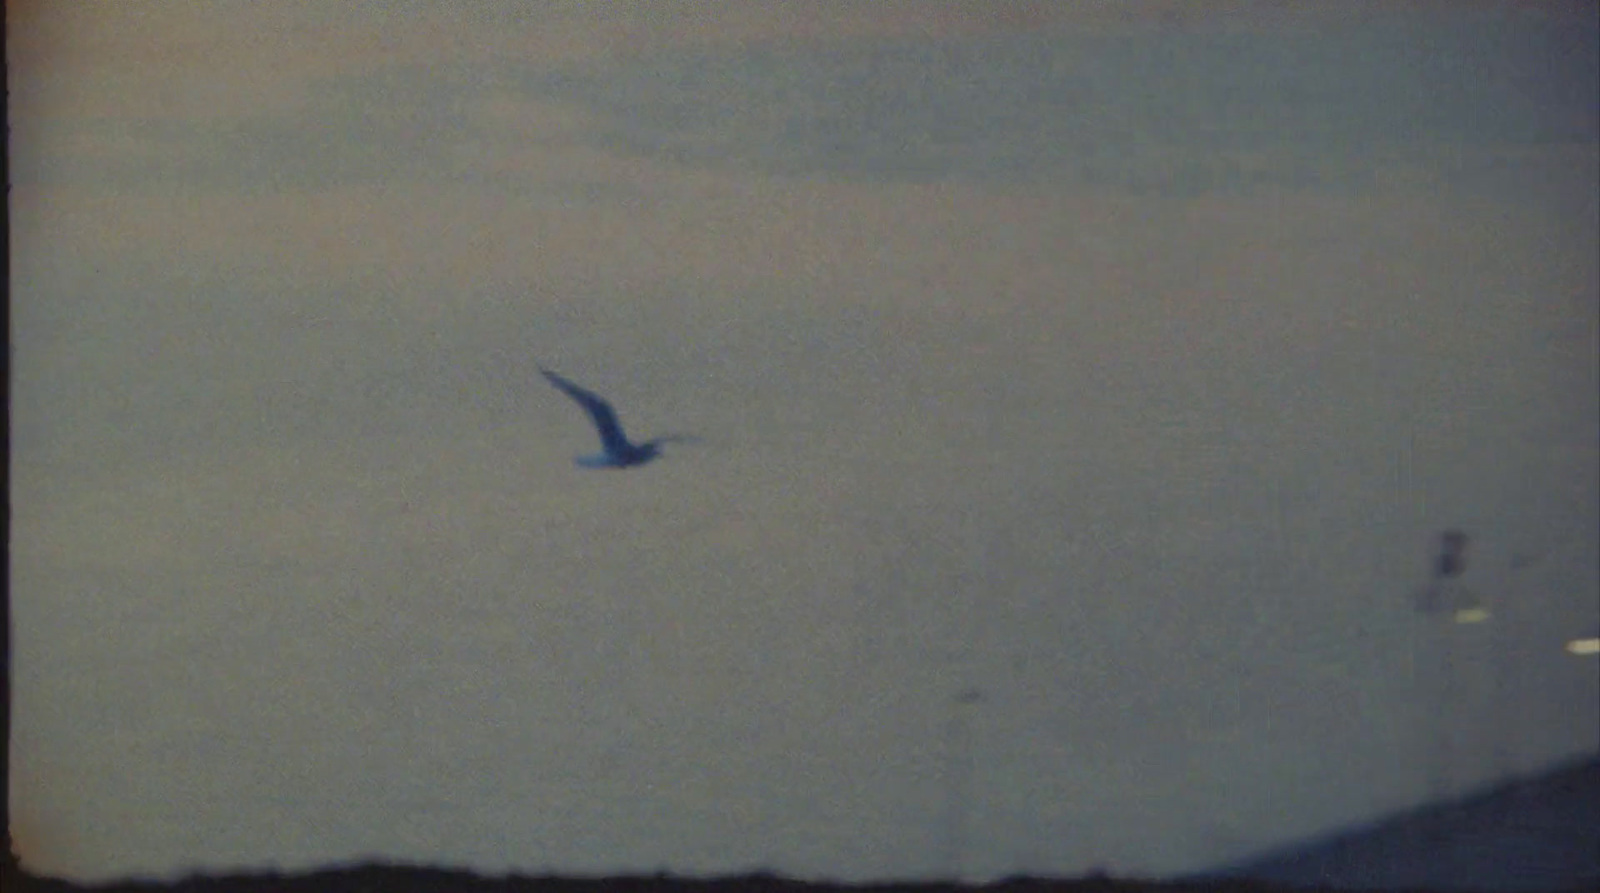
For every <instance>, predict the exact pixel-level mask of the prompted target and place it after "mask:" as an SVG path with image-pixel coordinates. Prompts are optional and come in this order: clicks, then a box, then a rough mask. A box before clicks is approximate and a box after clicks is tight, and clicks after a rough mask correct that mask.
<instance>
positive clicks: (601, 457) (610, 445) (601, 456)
mask: <svg viewBox="0 0 1600 893" xmlns="http://www.w3.org/2000/svg"><path fill="white" fill-rule="evenodd" d="M539 371H540V372H542V373H544V377H545V378H547V379H549V380H550V383H551V384H553V385H555V386H556V387H557V388H559V389H560V390H561V392H562V393H563V394H566V395H567V396H568V397H571V398H572V399H573V400H575V401H577V404H578V405H579V406H582V407H583V409H584V412H587V413H588V414H589V418H591V419H593V420H594V427H595V430H597V431H599V432H600V452H599V453H596V454H595V455H593V456H578V457H577V458H575V459H574V460H573V461H575V462H576V463H577V464H579V465H581V466H583V467H584V468H630V467H632V466H634V465H643V464H644V463H646V462H649V461H650V460H651V459H654V458H656V457H657V456H659V455H661V445H662V444H664V443H672V442H680V441H692V440H694V438H692V437H685V436H682V435H669V436H667V437H657V438H656V439H654V440H647V441H645V442H644V443H633V442H632V441H630V440H628V435H626V434H623V433H622V423H621V422H619V421H617V411H616V410H615V409H612V408H611V404H610V403H609V402H607V401H606V399H605V398H604V397H601V396H600V395H599V394H596V393H594V392H593V391H589V390H585V389H583V388H581V387H579V386H578V385H576V384H573V383H572V382H570V381H568V380H567V379H565V378H562V377H561V376H559V375H557V374H555V373H554V372H551V371H550V370H549V369H546V368H544V367H543V366H540V367H539Z"/></svg>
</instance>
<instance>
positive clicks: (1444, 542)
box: [1434, 530, 1467, 580]
mask: <svg viewBox="0 0 1600 893" xmlns="http://www.w3.org/2000/svg"><path fill="white" fill-rule="evenodd" d="M1466 569H1467V535H1466V534H1465V533H1462V532H1461V531H1459V530H1446V531H1445V532H1444V533H1442V534H1440V535H1439V558H1438V563H1437V567H1436V569H1435V571H1434V576H1435V577H1437V578H1438V579H1441V580H1443V579H1451V580H1453V579H1455V578H1456V577H1459V576H1461V574H1462V572H1463V571H1465V570H1466Z"/></svg>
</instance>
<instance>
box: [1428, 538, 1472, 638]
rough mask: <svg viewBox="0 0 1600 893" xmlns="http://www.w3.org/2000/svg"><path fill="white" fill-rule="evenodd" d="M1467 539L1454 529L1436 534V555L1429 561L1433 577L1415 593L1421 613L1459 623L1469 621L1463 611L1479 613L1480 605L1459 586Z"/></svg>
mask: <svg viewBox="0 0 1600 893" xmlns="http://www.w3.org/2000/svg"><path fill="white" fill-rule="evenodd" d="M1469 542H1471V538H1470V537H1468V536H1467V535H1466V534H1465V533H1464V532H1462V531H1460V530H1457V529H1454V528H1452V529H1450V530H1446V531H1444V532H1443V533H1441V534H1439V552H1438V554H1437V555H1436V556H1435V557H1434V559H1433V578H1432V579H1431V580H1430V581H1429V582H1428V585H1427V586H1424V587H1423V588H1422V589H1421V591H1420V592H1418V593H1417V610H1418V611H1421V612H1422V613H1424V614H1439V613H1449V614H1452V615H1456V619H1457V620H1458V621H1461V622H1472V621H1471V619H1470V618H1471V617H1472V616H1474V615H1471V614H1464V613H1463V612H1473V611H1477V610H1481V608H1482V603H1481V602H1480V601H1479V599H1478V597H1477V596H1476V595H1474V594H1473V593H1472V591H1471V590H1469V589H1467V588H1466V587H1465V586H1462V585H1461V583H1460V578H1461V575H1462V574H1464V573H1466V570H1467V545H1468V543H1469Z"/></svg>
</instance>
